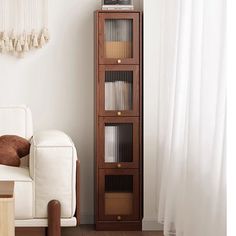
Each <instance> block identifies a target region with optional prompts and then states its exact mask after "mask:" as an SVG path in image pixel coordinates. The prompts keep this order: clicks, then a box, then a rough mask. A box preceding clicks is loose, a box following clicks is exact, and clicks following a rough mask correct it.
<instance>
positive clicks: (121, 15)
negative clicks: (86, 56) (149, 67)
mask: <svg viewBox="0 0 236 236" xmlns="http://www.w3.org/2000/svg"><path fill="white" fill-rule="evenodd" d="M110 19H112V20H113V19H114V20H132V22H133V24H132V25H133V42H132V46H133V49H132V52H133V57H132V58H122V59H120V58H106V57H105V55H104V52H105V47H104V42H105V22H106V20H110ZM98 27H99V34H98V40H99V49H98V50H99V64H110V65H111V64H119V63H121V64H139V35H140V32H139V28H140V27H139V13H137V12H117V13H116V14H114V13H113V12H104V11H101V12H100V13H99V23H98ZM118 60H121V61H120V62H119V61H118Z"/></svg>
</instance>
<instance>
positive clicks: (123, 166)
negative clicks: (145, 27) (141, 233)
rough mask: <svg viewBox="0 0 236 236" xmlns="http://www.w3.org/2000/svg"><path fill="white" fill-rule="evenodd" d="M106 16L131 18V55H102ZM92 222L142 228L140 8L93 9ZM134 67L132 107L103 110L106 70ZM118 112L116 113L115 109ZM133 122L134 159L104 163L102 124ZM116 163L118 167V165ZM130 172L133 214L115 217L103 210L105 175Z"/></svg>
mask: <svg viewBox="0 0 236 236" xmlns="http://www.w3.org/2000/svg"><path fill="white" fill-rule="evenodd" d="M106 19H132V21H133V58H125V59H122V60H121V62H120V63H118V61H117V59H110V58H104V25H105V20H106ZM94 26H95V31H94V32H95V35H94V36H95V37H94V38H95V42H94V43H95V57H94V59H95V71H94V74H95V201H94V202H95V223H96V229H97V230H141V228H142V217H143V202H142V194H143V184H142V182H143V167H142V165H143V161H142V156H143V155H142V153H143V148H142V146H143V137H142V129H143V125H142V122H143V118H142V114H143V110H142V109H143V99H142V94H143V91H142V90H143V87H142V78H143V77H142V12H140V11H100V10H99V11H96V12H95V24H94ZM122 70H123V71H133V75H134V78H133V82H134V84H133V91H134V92H133V110H131V111H105V104H104V101H105V89H104V87H105V72H106V71H122ZM118 112H119V113H118ZM109 123H110V124H112V123H115V124H116V123H118V124H119V123H132V125H133V161H132V162H130V163H129V162H124V163H105V161H104V146H105V145H104V138H105V136H104V128H105V124H109ZM118 164H120V165H119V168H118ZM128 173H129V175H132V176H133V180H134V181H133V185H134V186H133V191H134V199H135V201H134V203H133V204H134V206H135V209H136V211H134V212H133V214H132V215H126V216H122V220H121V221H117V216H115V215H109V216H108V215H105V213H104V192H105V191H104V188H105V183H104V176H105V175H106V174H109V175H125V174H128Z"/></svg>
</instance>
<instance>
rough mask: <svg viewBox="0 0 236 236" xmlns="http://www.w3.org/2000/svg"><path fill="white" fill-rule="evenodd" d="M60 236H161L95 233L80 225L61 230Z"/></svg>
mask: <svg viewBox="0 0 236 236" xmlns="http://www.w3.org/2000/svg"><path fill="white" fill-rule="evenodd" d="M62 236H163V234H162V232H149V231H145V232H133V231H128V232H127V231H118V232H114V231H95V230H94V226H93V225H81V226H80V227H78V228H63V229H62Z"/></svg>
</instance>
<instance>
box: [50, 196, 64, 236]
mask: <svg viewBox="0 0 236 236" xmlns="http://www.w3.org/2000/svg"><path fill="white" fill-rule="evenodd" d="M47 236H61V204H60V202H59V201H57V200H52V201H50V202H49V203H48V228H47Z"/></svg>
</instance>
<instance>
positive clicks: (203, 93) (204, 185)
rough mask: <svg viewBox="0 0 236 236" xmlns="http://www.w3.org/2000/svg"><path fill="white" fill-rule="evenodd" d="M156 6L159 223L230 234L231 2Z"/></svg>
mask: <svg viewBox="0 0 236 236" xmlns="http://www.w3.org/2000/svg"><path fill="white" fill-rule="evenodd" d="M146 1H149V4H151V2H150V0H146ZM153 1H156V0H152V2H153ZM158 1H159V3H160V4H159V7H160V8H161V10H160V9H158V11H159V12H161V17H160V16H158V17H159V18H158V19H159V20H160V22H158V23H157V24H156V26H155V24H154V22H155V19H152V21H153V25H152V27H160V29H159V32H160V40H159V41H160V43H159V44H155V42H154V41H153V40H151V39H148V43H149V44H150V43H152V45H153V48H151V46H149V47H148V48H147V49H151V50H152V52H150V54H152V55H153V62H152V65H153V67H151V66H148V67H146V69H147V70H151V71H152V73H153V74H155V77H156V80H157V82H156V86H155V88H153V89H155V90H156V91H155V92H156V94H157V96H158V100H157V110H158V111H157V113H156V114H157V115H156V116H157V119H156V121H155V122H157V124H156V127H157V132H156V135H157V138H156V140H157V147H156V150H157V153H156V155H157V158H158V161H157V171H158V173H159V174H158V175H159V179H158V180H157V182H156V183H157V196H156V197H157V198H158V206H157V212H158V221H159V222H161V223H163V224H164V233H165V235H177V236H224V235H226V232H225V230H226V229H225V218H226V212H225V211H226V210H225V208H226V202H225V201H226V199H225V195H226V193H225V101H226V97H225V96H226V94H225V92H226V91H225V90H226V88H225V87H226V85H225V83H226V82H225V76H224V49H225V48H224V38H225V11H226V0H158ZM144 4H145V2H144ZM147 9H148V8H147ZM145 14H148V12H145ZM146 38H147V37H146ZM146 43H147V42H146ZM155 47H159V49H158V50H155ZM155 51H156V52H157V51H159V55H155ZM157 57H159V60H158V65H156V66H155V65H154V64H155V58H157ZM149 73H150V74H151V72H150V71H149ZM152 76H153V75H152ZM145 79H147V80H148V78H145ZM147 119H148V118H147ZM152 122H154V119H153V118H152Z"/></svg>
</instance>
